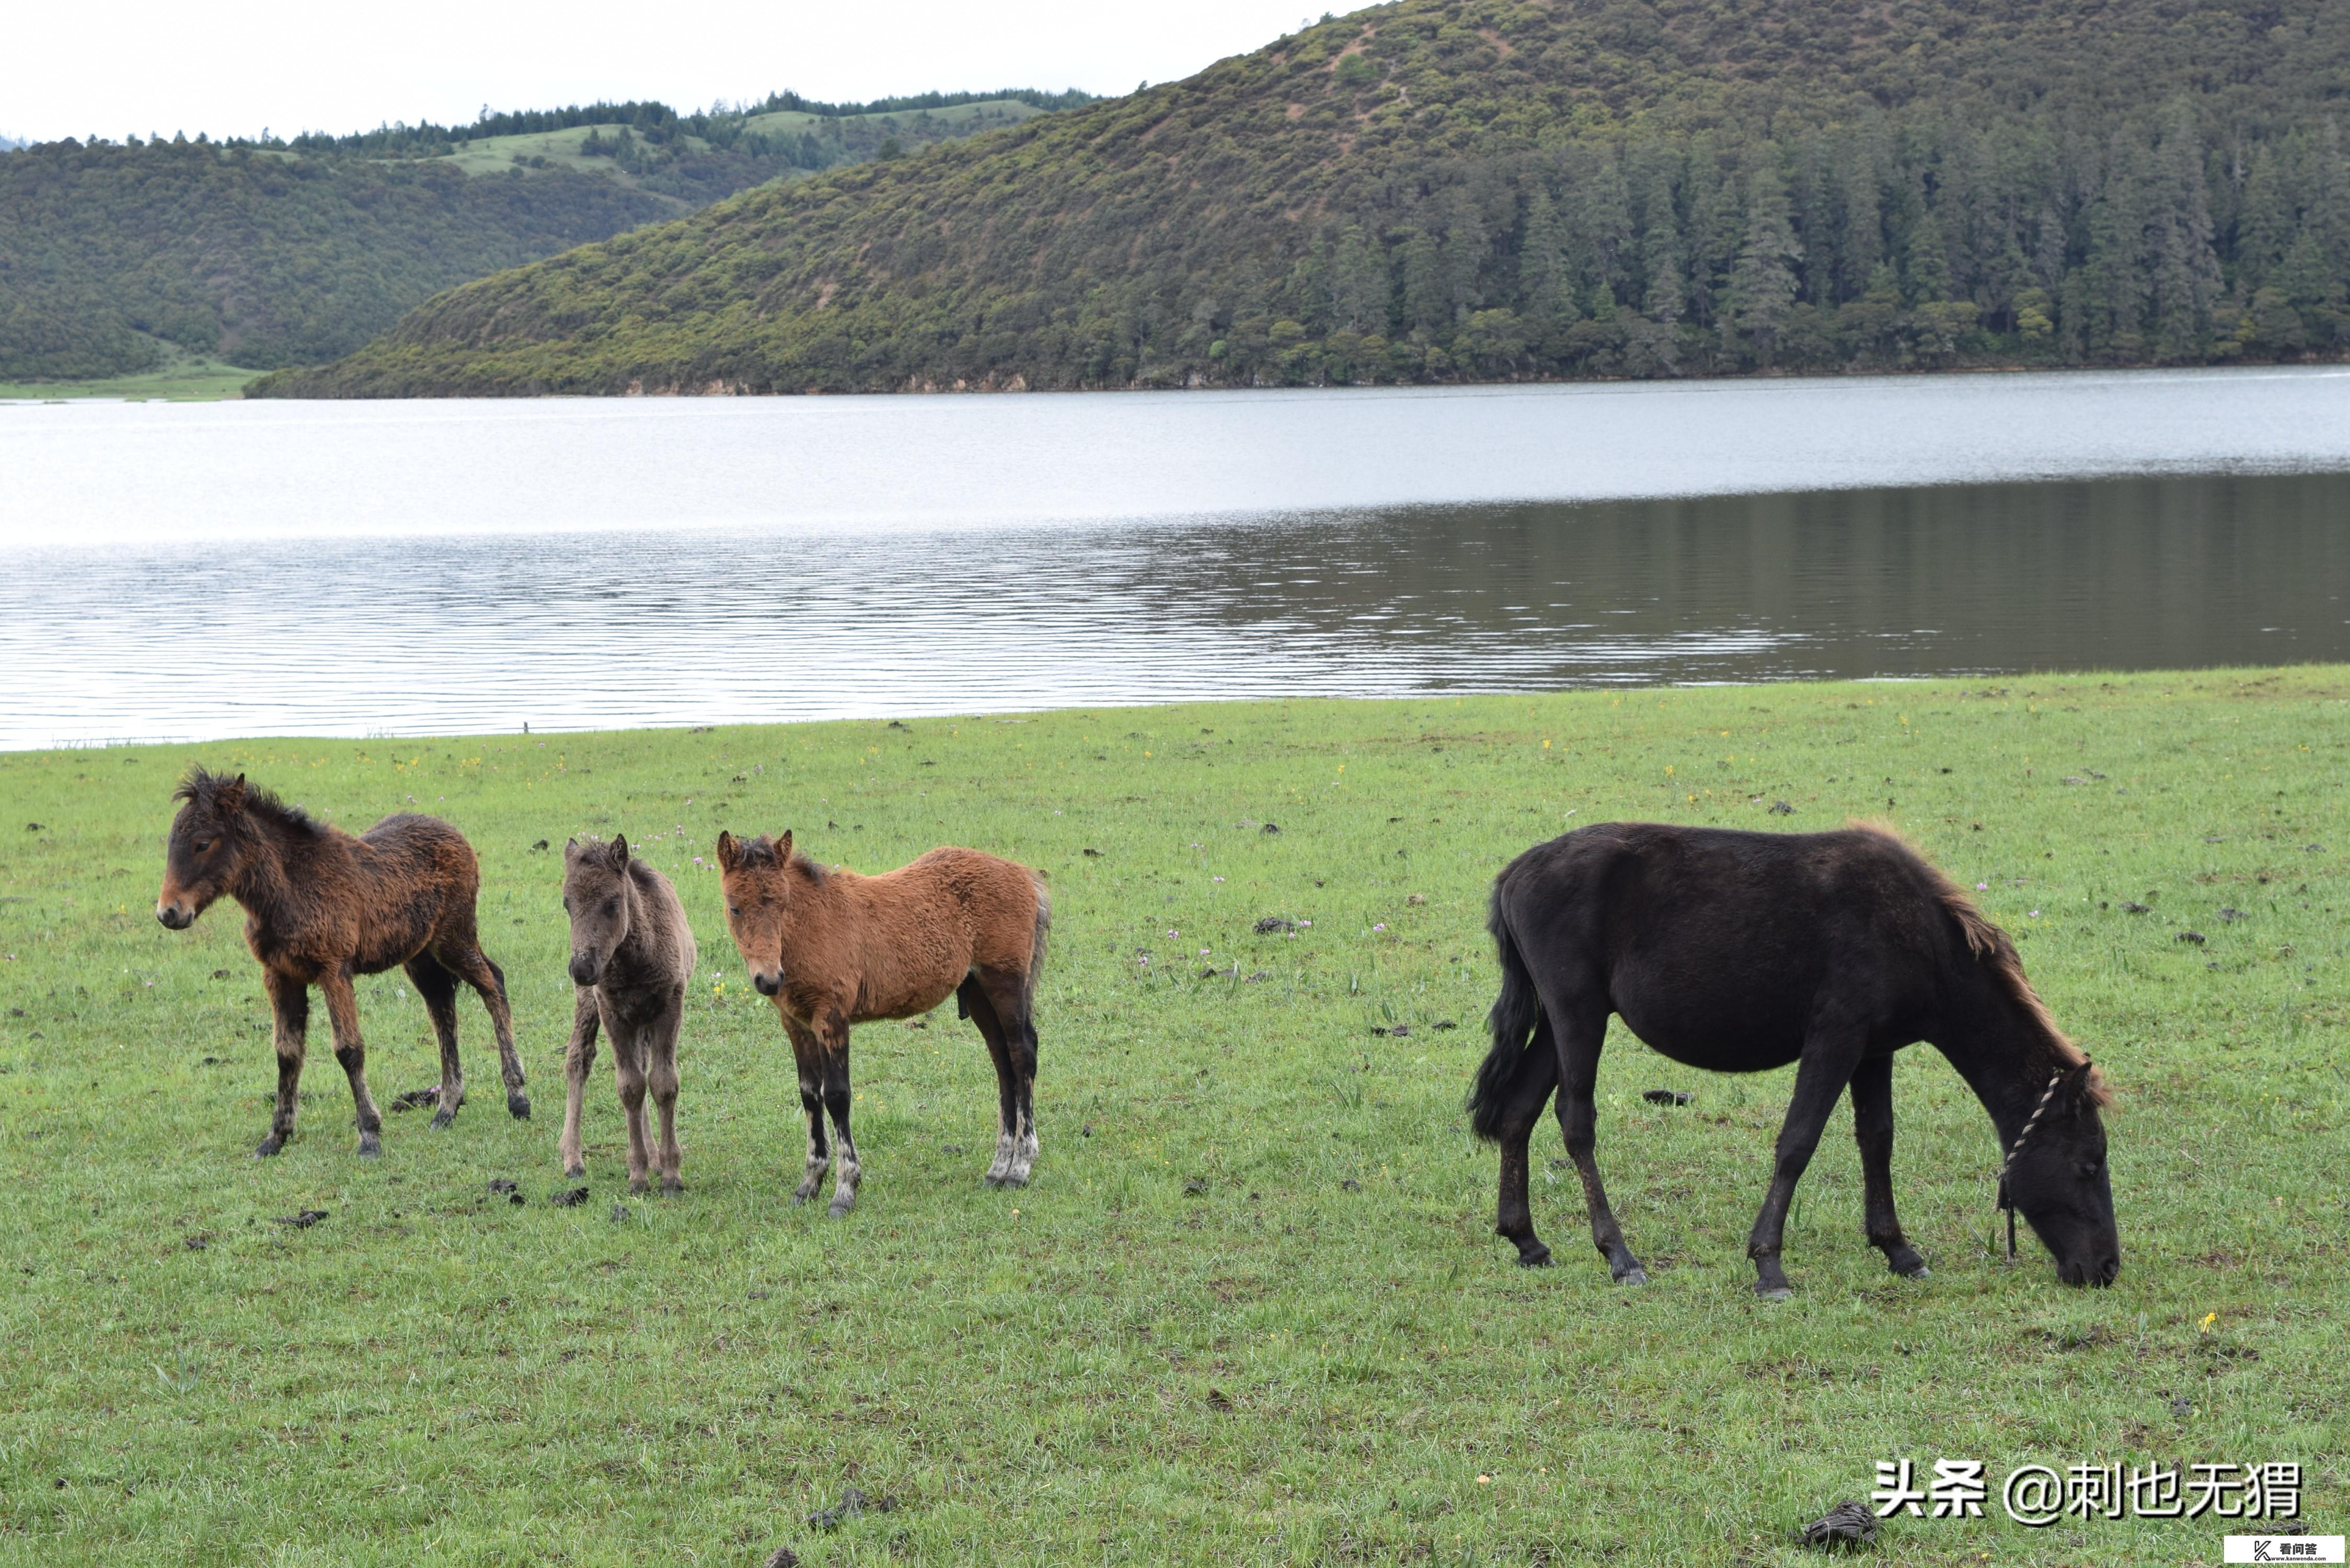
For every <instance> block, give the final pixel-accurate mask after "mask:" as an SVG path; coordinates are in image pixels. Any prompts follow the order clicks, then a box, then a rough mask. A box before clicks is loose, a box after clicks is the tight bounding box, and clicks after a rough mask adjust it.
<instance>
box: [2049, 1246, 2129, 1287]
mask: <svg viewBox="0 0 2350 1568" xmlns="http://www.w3.org/2000/svg"><path fill="white" fill-rule="evenodd" d="M2120 1272H2122V1261H2121V1259H2120V1258H2119V1257H2117V1256H2115V1255H2113V1254H2111V1253H2108V1254H2107V1255H2106V1256H2105V1257H2102V1258H2092V1259H2089V1260H2088V1261H2086V1262H2072V1261H2070V1260H2067V1261H2066V1262H2064V1263H2062V1264H2060V1265H2059V1266H2058V1267H2057V1270H2056V1277H2057V1278H2058V1279H2060V1280H2063V1281H2064V1282H2065V1283H2066V1284H2068V1285H2090V1286H2094V1287H2095V1288H2096V1289H2098V1290H2103V1289H2105V1287H2106V1286H2107V1285H2110V1284H2112V1283H2113V1282H2114V1279H2115V1276H2116V1275H2118V1274H2119V1273H2120Z"/></svg>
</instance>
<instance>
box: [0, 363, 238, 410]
mask: <svg viewBox="0 0 2350 1568" xmlns="http://www.w3.org/2000/svg"><path fill="white" fill-rule="evenodd" d="M255 373H256V372H255V371H254V370H252V369H246V368H241V367H239V366H235V365H224V364H222V363H220V362H219V361H218V360H214V359H208V358H203V356H201V355H188V356H186V357H184V358H177V359H174V360H172V361H171V362H170V363H168V364H164V365H161V366H159V367H157V368H156V369H152V370H146V371H141V372H140V373H139V374H137V375H130V376H105V377H100V378H99V379H95V380H83V381H0V398H38V399H42V400H50V399H56V398H132V399H141V398H162V399H166V400H170V401H172V402H182V401H184V402H212V401H216V400H221V399H225V398H236V397H242V396H243V395H244V386H245V383H246V382H248V381H250V380H252V379H253V378H254V376H255Z"/></svg>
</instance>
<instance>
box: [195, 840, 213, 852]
mask: <svg viewBox="0 0 2350 1568" xmlns="http://www.w3.org/2000/svg"><path fill="white" fill-rule="evenodd" d="M195 847H196V853H197V854H199V855H210V854H211V853H212V852H213V841H212V840H211V839H209V838H199V839H197V840H196V846H195Z"/></svg>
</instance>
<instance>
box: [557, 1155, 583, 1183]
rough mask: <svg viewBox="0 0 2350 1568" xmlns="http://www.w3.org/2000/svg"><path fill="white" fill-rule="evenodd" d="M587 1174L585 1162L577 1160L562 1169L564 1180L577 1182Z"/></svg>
mask: <svg viewBox="0 0 2350 1568" xmlns="http://www.w3.org/2000/svg"><path fill="white" fill-rule="evenodd" d="M563 1175H564V1179H566V1180H569V1181H577V1179H579V1178H581V1177H583V1176H585V1175H587V1161H586V1160H578V1161H576V1162H574V1163H572V1164H570V1165H567V1166H565V1167H564V1168H563Z"/></svg>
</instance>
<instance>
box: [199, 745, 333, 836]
mask: <svg viewBox="0 0 2350 1568" xmlns="http://www.w3.org/2000/svg"><path fill="white" fill-rule="evenodd" d="M231 784H241V785H243V787H244V800H243V801H242V802H241V803H240V805H239V809H241V810H244V811H249V812H251V813H253V814H254V815H256V816H260V817H265V818H266V819H267V820H269V821H270V822H273V823H275V824H276V825H277V826H280V827H284V828H287V829H290V830H292V831H293V832H296V833H299V834H305V835H307V836H310V837H313V838H315V837H317V836H320V835H322V834H324V833H325V832H326V831H327V830H326V827H325V826H323V825H322V824H320V823H319V822H318V821H317V818H315V817H313V816H312V815H310V814H309V813H308V812H307V811H304V810H303V809H302V808H301V807H300V806H298V805H286V802H285V801H284V800H282V799H280V798H279V797H278V795H277V794H276V791H274V790H266V789H264V788H262V787H261V786H260V785H259V784H246V783H245V782H244V774H216V773H214V772H213V771H212V770H211V769H210V768H207V767H205V766H204V765H203V763H197V764H196V765H195V766H193V767H192V768H190V769H189V770H188V771H187V772H186V773H185V774H182V776H181V779H180V783H179V785H178V787H176V788H175V789H173V790H172V799H173V800H184V801H189V802H192V803H193V804H194V805H195V806H196V807H197V809H199V810H202V811H210V810H212V809H213V806H214V805H215V804H216V803H217V802H218V800H219V797H220V792H221V791H222V790H224V789H226V788H227V787H228V786H230V785H231Z"/></svg>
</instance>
